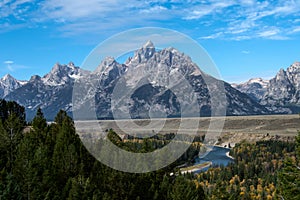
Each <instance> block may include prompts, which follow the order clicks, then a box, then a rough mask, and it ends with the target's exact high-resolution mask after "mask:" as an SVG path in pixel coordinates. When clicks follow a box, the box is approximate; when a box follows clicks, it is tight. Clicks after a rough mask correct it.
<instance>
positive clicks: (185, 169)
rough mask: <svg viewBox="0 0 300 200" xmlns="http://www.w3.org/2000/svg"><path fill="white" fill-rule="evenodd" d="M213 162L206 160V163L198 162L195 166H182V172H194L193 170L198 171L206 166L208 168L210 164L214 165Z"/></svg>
mask: <svg viewBox="0 0 300 200" xmlns="http://www.w3.org/2000/svg"><path fill="white" fill-rule="evenodd" d="M212 164H213V163H212V162H211V161H210V162H205V163H200V164H196V165H193V166H189V167H185V168H181V169H180V172H181V173H182V174H186V173H192V172H197V171H201V170H203V169H205V168H208V167H210V166H212Z"/></svg>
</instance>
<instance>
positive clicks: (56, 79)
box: [42, 62, 86, 86]
mask: <svg viewBox="0 0 300 200" xmlns="http://www.w3.org/2000/svg"><path fill="white" fill-rule="evenodd" d="M85 73H86V72H85V70H82V69H80V68H79V67H76V66H75V64H74V63H73V62H69V64H67V65H65V64H64V65H62V64H60V63H56V64H55V65H54V66H53V67H52V69H51V71H50V72H49V73H48V74H46V75H45V76H43V78H42V81H43V82H44V84H45V85H50V86H58V85H65V84H66V83H68V82H70V81H71V82H72V81H74V80H75V79H78V78H80V77H81V76H82V75H83V74H85Z"/></svg>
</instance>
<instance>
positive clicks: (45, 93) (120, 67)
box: [5, 41, 270, 120]
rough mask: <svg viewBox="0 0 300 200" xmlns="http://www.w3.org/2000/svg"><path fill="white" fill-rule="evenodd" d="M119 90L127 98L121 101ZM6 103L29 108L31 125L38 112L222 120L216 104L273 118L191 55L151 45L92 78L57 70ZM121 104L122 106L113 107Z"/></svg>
mask: <svg viewBox="0 0 300 200" xmlns="http://www.w3.org/2000/svg"><path fill="white" fill-rule="evenodd" d="M74 84H75V87H74ZM116 88H117V89H116ZM220 88H224V92H225V94H224V100H222V99H221V98H220V99H218V97H217V96H215V95H212V93H213V92H216V91H217V90H218V89H220ZM73 90H74V91H80V92H79V94H80V95H79V96H76V95H75V96H73V100H74V101H73V102H75V104H74V105H73V103H72V93H73ZM116 90H117V91H118V90H119V93H120V92H121V94H122V96H118V95H120V94H119V93H118V92H117V93H116ZM216 93H217V92H216ZM190 94H193V95H190ZM124 96H126V97H128V98H124ZM220 97H221V96H220ZM5 98H6V99H8V100H15V101H17V102H18V103H20V104H21V105H23V106H25V108H26V112H27V117H28V119H31V118H32V117H33V116H34V114H35V111H36V109H37V108H38V107H41V108H42V109H43V111H44V113H45V116H46V117H47V118H48V119H50V120H51V119H53V117H54V116H55V114H56V113H57V111H58V110H59V109H64V110H67V111H69V112H70V113H71V111H72V109H73V110H75V111H77V112H80V113H81V114H82V115H81V116H82V117H86V118H89V114H90V112H93V111H94V110H96V115H97V118H100V119H107V118H112V117H113V112H116V113H120V111H124V110H128V112H129V114H130V117H131V118H149V117H161V116H162V114H163V116H164V117H178V116H181V115H182V114H183V113H182V112H181V111H182V109H183V108H184V109H185V108H189V109H185V110H188V111H189V113H185V114H184V115H186V116H187V115H190V116H199V115H201V116H210V115H211V114H212V112H213V115H221V114H222V113H214V109H212V107H211V106H212V102H218V106H224V105H226V106H227V109H226V110H225V111H224V113H223V114H227V115H256V114H269V113H270V112H269V111H268V110H267V109H266V108H265V107H264V106H262V105H261V104H259V103H258V102H257V101H255V100H254V99H252V98H250V97H249V96H248V95H246V94H245V93H242V92H240V91H239V90H237V89H235V88H233V87H232V86H231V85H230V84H228V83H226V82H223V81H221V80H217V79H215V78H213V77H211V76H209V75H207V74H206V73H204V72H202V71H201V70H200V69H199V67H198V66H197V65H196V64H195V63H193V61H192V60H191V58H190V57H189V56H188V55H185V54H184V53H181V52H179V51H178V50H177V49H174V48H166V49H163V50H159V51H157V50H156V49H155V46H154V45H153V44H152V42H150V41H149V42H147V43H146V44H145V45H144V46H143V47H142V48H140V49H138V50H137V51H136V52H135V53H134V56H133V57H132V58H128V60H127V61H126V62H125V63H124V64H120V63H118V62H117V61H116V60H115V59H114V58H111V57H108V58H106V59H104V60H103V61H102V62H101V63H100V65H99V66H98V67H97V68H96V70H95V71H93V72H89V71H85V70H82V69H80V68H79V67H75V66H74V64H73V63H69V64H68V65H60V64H56V65H55V66H54V67H53V68H52V70H51V72H49V73H48V74H46V75H45V76H44V77H39V76H33V77H32V78H31V79H30V80H29V81H28V82H27V83H26V84H24V85H21V86H20V87H17V88H15V89H14V90H12V91H10V92H9V93H8V94H7V95H6V96H5ZM191 98H195V99H196V102H197V103H198V106H199V108H200V109H199V110H197V109H196V110H195V108H191V105H190V102H191ZM212 98H215V99H212ZM116 99H117V100H118V102H114V101H115V100H116ZM124 99H125V100H126V101H125V100H124ZM216 99H217V101H216ZM189 106H190V107H189ZM214 106H215V105H214ZM120 117H121V118H122V117H123V116H120Z"/></svg>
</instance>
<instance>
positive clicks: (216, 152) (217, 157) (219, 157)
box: [194, 146, 233, 173]
mask: <svg viewBox="0 0 300 200" xmlns="http://www.w3.org/2000/svg"><path fill="white" fill-rule="evenodd" d="M229 151H230V149H228V148H224V147H219V146H214V147H213V149H212V150H211V151H210V152H209V153H208V154H206V155H205V156H204V157H198V158H196V160H195V165H197V164H201V163H205V162H212V167H213V166H220V165H223V166H227V165H228V164H229V163H230V162H233V159H232V158H231V157H229V156H228V155H226V154H228V153H229ZM208 169H209V167H205V168H202V169H199V170H197V171H194V173H199V172H203V171H206V170H208Z"/></svg>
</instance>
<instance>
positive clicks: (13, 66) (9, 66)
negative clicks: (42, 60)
mask: <svg viewBox="0 0 300 200" xmlns="http://www.w3.org/2000/svg"><path fill="white" fill-rule="evenodd" d="M3 64H4V65H5V69H6V71H8V72H15V71H17V70H21V69H28V68H29V67H28V66H25V65H20V64H17V63H15V62H14V61H12V60H6V61H4V62H3Z"/></svg>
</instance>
